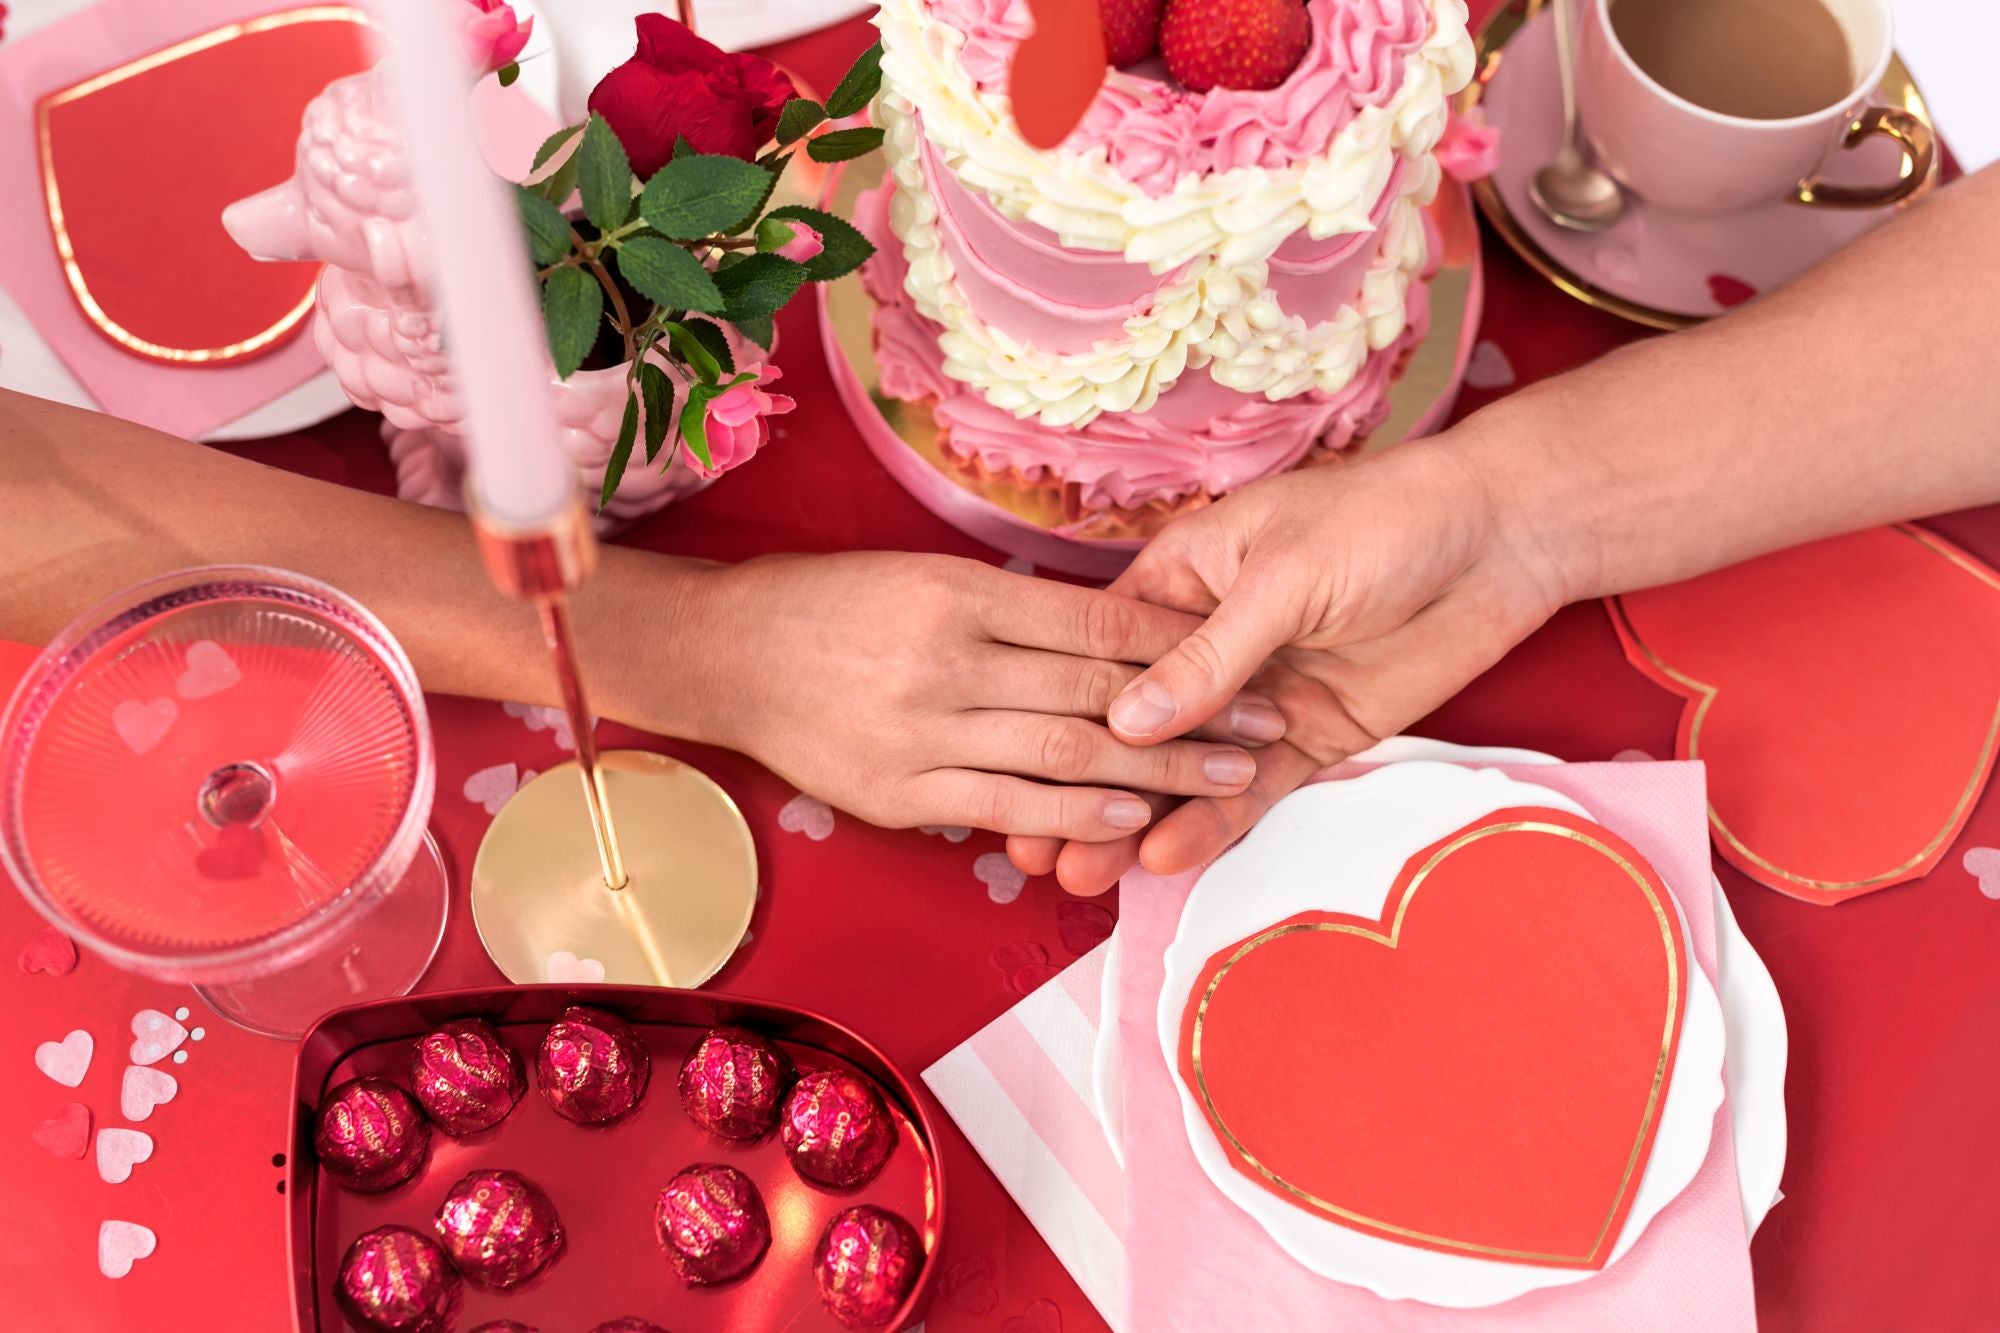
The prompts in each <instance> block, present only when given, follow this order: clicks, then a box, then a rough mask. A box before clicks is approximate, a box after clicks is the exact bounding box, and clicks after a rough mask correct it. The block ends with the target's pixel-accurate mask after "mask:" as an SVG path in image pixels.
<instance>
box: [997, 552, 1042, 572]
mask: <svg viewBox="0 0 2000 1333" xmlns="http://www.w3.org/2000/svg"><path fill="white" fill-rule="evenodd" d="M1000 568H1002V569H1004V570H1006V571H1007V572H1008V573H1009V574H1028V575H1033V574H1034V572H1035V566H1034V564H1033V562H1031V561H1028V560H1023V559H1022V558H1021V557H1020V556H1018V555H1010V556H1008V557H1007V558H1006V559H1005V560H1002V561H1001V562H1000Z"/></svg>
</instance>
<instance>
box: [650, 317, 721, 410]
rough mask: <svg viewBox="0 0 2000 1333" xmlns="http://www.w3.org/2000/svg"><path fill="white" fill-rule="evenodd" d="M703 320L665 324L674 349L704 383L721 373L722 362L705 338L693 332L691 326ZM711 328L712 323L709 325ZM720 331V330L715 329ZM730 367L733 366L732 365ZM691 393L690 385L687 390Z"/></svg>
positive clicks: (715, 378)
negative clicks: (709, 347)
mask: <svg viewBox="0 0 2000 1333" xmlns="http://www.w3.org/2000/svg"><path fill="white" fill-rule="evenodd" d="M706 322H707V321H705V320H699V319H690V320H688V321H687V322H686V323H683V324H669V325H667V336H668V337H669V338H671V339H672V340H673V344H674V350H675V351H677V352H679V353H680V354H681V359H682V360H684V361H686V362H687V363H688V366H689V368H690V369H692V370H693V371H694V373H695V378H696V379H698V380H700V381H701V382H703V383H705V384H713V383H714V382H715V381H716V380H717V379H719V378H720V377H721V375H722V363H721V361H719V360H718V359H717V358H716V357H715V355H714V354H713V353H712V352H710V351H709V349H708V344H707V340H706V339H705V338H703V337H701V336H700V335H698V334H696V333H694V332H693V330H692V328H691V326H693V325H698V324H703V323H706ZM710 327H711V328H713V327H714V326H713V325H710ZM716 332H718V333H720V332H721V330H720V329H717V330H716ZM731 369H732V370H734V369H735V367H734V366H733V365H732V366H731ZM688 391H689V392H690V393H692V392H693V391H694V390H693V388H692V386H691V387H690V388H689V390H688Z"/></svg>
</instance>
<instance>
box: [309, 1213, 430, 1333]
mask: <svg viewBox="0 0 2000 1333" xmlns="http://www.w3.org/2000/svg"><path fill="white" fill-rule="evenodd" d="M335 1296H336V1298H337V1299H338V1300H339V1302H340V1308H341V1309H342V1310H343V1311H344V1312H345V1313H346V1315H347V1317H348V1319H350V1320H351V1321H353V1323H354V1324H355V1325H356V1326H357V1327H358V1328H361V1329H364V1330H367V1333H446V1330H447V1329H449V1328H450V1327H451V1321H452V1316H453V1315H455V1314H456V1313H457V1312H458V1298H459V1285H458V1274H457V1273H455V1272H453V1271H452V1267H451V1261H450V1260H448V1259H446V1258H445V1256H444V1251H442V1250H440V1249H439V1248H438V1247H437V1245H436V1243H435V1242H433V1241H432V1240H431V1239H430V1237H428V1236H425V1235H423V1234H421V1233H420V1232H416V1231H412V1230H410V1228H408V1227H378V1228H376V1229H375V1230H373V1231H369V1232H364V1233H363V1234H362V1235H360V1236H359V1237H357V1238H356V1239H355V1241H354V1243H353V1244H352V1245H350V1246H348V1247H347V1254H346V1256H345V1257H344V1258H342V1259H341V1261H340V1279H339V1286H338V1287H337V1288H336V1289H335Z"/></svg>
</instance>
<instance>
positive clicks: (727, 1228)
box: [653, 1162, 771, 1287]
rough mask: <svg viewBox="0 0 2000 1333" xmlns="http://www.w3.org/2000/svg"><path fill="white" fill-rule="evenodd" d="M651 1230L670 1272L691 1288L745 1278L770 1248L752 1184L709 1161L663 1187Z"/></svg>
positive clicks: (732, 1169)
mask: <svg viewBox="0 0 2000 1333" xmlns="http://www.w3.org/2000/svg"><path fill="white" fill-rule="evenodd" d="M653 1227H654V1230H655V1231H656V1232H657V1233H658V1235H659V1237H660V1244H661V1245H662V1246H664V1247H665V1249H666V1251H667V1257H668V1258H669V1259H671V1260H672V1261H673V1265H674V1271H675V1272H677V1273H679V1274H680V1276H681V1281H683V1282H685V1283H687V1284H688V1285H689V1286H695V1287H705V1286H712V1285H714V1284H715V1283H718V1282H727V1281H729V1280H730V1279H732V1278H738V1277H741V1276H743V1275H744V1274H745V1273H747V1272H749V1271H750V1270H751V1269H752V1268H755V1267H756V1266H757V1261H758V1260H759V1259H762V1258H763V1257H764V1251H765V1250H766V1249H768V1248H770V1244H771V1219H770V1217H769V1215H768V1214H766V1213H765V1211H764V1197H763V1195H761V1194H759V1193H758V1192H757V1186H756V1184H755V1183H754V1182H752V1181H751V1179H750V1177H748V1176H746V1175H744V1174H743V1173H742V1172H741V1171H738V1170H737V1169H736V1168H735V1167H733V1166H722V1165H719V1164H717V1163H713V1162H699V1163H696V1164H695V1165H693V1166H690V1167H686V1168H683V1169H682V1170H681V1171H680V1172H679V1173H678V1174H677V1175H675V1176H674V1178H673V1179H672V1180H669V1181H668V1182H667V1187H666V1188H665V1189H663V1190H661V1191H660V1200H659V1203H658V1204H657V1205H655V1207H654V1209H653Z"/></svg>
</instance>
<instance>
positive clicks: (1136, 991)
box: [975, 763, 1756, 1333]
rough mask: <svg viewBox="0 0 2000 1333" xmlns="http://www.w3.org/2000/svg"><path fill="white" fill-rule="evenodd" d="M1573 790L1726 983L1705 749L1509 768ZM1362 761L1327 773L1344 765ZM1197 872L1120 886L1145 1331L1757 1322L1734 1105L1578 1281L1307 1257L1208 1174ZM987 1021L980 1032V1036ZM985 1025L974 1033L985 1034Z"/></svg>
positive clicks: (1130, 1274)
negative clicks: (1186, 1114) (1418, 1286)
mask: <svg viewBox="0 0 2000 1333" xmlns="http://www.w3.org/2000/svg"><path fill="white" fill-rule="evenodd" d="M1499 767H1501V768H1502V769H1503V771H1506V772H1509V773H1511V774H1512V775H1513V776H1515V777H1518V778H1519V779H1520V780H1522V781H1524V782H1532V783H1538V784H1541V785H1543V786H1546V787H1549V788H1552V789H1554V790H1556V791H1559V792H1562V793H1563V794H1565V795H1567V796H1570V797H1572V798H1573V799H1575V800H1576V801H1577V802H1578V803H1580V804H1581V805H1582V806H1583V807H1584V808H1585V809H1586V810H1589V811H1590V812H1591V813H1592V815H1593V816H1595V817H1596V818H1597V819H1598V820H1599V822H1601V823H1603V824H1604V825H1606V826H1607V827H1609V828H1611V829H1613V830H1615V831H1616V832H1617V833H1619V834H1620V835H1622V836H1623V837H1624V838H1626V839H1627V840H1628V841H1630V842H1631V843H1632V844H1633V845H1634V846H1635V847H1637V848H1638V849H1639V850H1640V851H1641V852H1642V853H1644V854H1645V856H1646V857H1647V859H1648V860H1650V861H1651V862H1652V863H1653V865H1654V867H1655V868H1657V869H1658V870H1659V872H1660V874H1661V876H1662V877H1663V878H1664V879H1665V880H1666V882H1667V884H1668V886H1669V887H1670V888H1671V889H1672V890H1673V891H1674V894H1675V896H1676V897H1677V898H1678V899H1679V901H1680V905H1681V910H1682V912H1683V913H1684V914H1685V916H1686V918H1687V923H1688V932H1689V936H1690V938H1691V940H1692V941H1693V944H1694V953H1695V958H1696V961H1697V962H1699V963H1700V965H1701V968H1702V970H1703V971H1704V972H1706V973H1707V974H1708V976H1709V979H1710V981H1711V982H1714V981H1716V980H1717V979H1718V976H1719V974H1718V972H1717V969H1716V961H1715V915H1714V900H1713V897H1712V895H1711V893H1710V891H1709V887H1708V886H1709V875H1710V870H1709V860H1708V838H1707V821H1706V815H1705V806H1706V788H1705V786H1704V783H1703V779H1702V771H1701V767H1700V765H1698V764H1615V763H1614V764H1575V765H1566V766H1547V767H1543V766H1535V767H1522V768H1507V767H1506V766H1504V765H1503V766H1499ZM1359 771H1361V769H1360V768H1359V767H1358V766H1349V767H1344V768H1338V769H1334V770H1331V771H1329V772H1328V773H1327V774H1323V775H1322V777H1345V776H1351V775H1352V774H1354V773H1356V772H1359ZM1196 878H1197V875H1195V874H1188V875H1181V876H1177V877H1175V878H1173V879H1161V878H1159V877H1157V876H1153V875H1148V874H1145V873H1144V872H1134V873H1133V874H1131V875H1128V876H1127V877H1126V878H1125V880H1124V883H1123V885H1122V886H1121V888H1122V892H1121V894H1120V903H1121V917H1120V921H1119V926H1118V932H1119V941H1120V943H1119V950H1118V962H1119V969H1120V975H1119V979H1118V985H1119V987H1120V991H1119V1022H1120V1024H1121V1039H1120V1041H1119V1055H1120V1059H1121V1060H1122V1061H1123V1075H1124V1087H1125V1108H1126V1123H1125V1162H1126V1168H1127V1171H1126V1198H1125V1215H1126V1218H1127V1225H1126V1231H1125V1249H1126V1294H1127V1303H1126V1305H1125V1306H1124V1307H1123V1314H1124V1318H1125V1322H1126V1324H1127V1325H1128V1326H1129V1327H1131V1328H1133V1329H1143V1330H1145V1333H1169V1331H1170V1330H1190V1331H1192V1330H1201V1331H1202V1333H1207V1330H1211V1329H1217V1328H1234V1327H1241V1326H1244V1322H1245V1320H1246V1319H1250V1318H1252V1317H1254V1319H1255V1322H1256V1324H1257V1325H1258V1326H1259V1327H1265V1328H1329V1327H1348V1328H1366V1329H1370V1330H1384V1331H1385V1333H1418V1331H1422V1333H1439V1331H1440V1330H1442V1331H1444V1333H1464V1331H1465V1330H1508V1331H1509V1333H1514V1331H1516V1330H1519V1331H1521V1333H1526V1331H1527V1330H1533V1333H1572V1331H1573V1333H1680V1331H1681V1330H1686V1329H1701V1330H1703V1331H1704V1333H1736V1331H1737V1330H1743V1331H1745V1333H1748V1331H1750V1330H1754V1329H1755V1328H1756V1306H1755V1301H1754V1298H1753V1294H1752V1290H1751V1283H1750V1251H1749V1241H1748V1238H1747V1237H1746V1235H1745V1234H1744V1229H1743V1213H1742V1208H1741V1204H1740V1201H1739V1194H1738V1189H1737V1183H1736V1153H1735V1146H1734V1141H1733V1138H1732V1135H1731V1129H1730V1121H1729V1115H1728V1109H1727V1107H1726V1106H1725V1107H1724V1108H1722V1109H1721V1110H1719V1111H1718V1112H1717V1113H1716V1119H1715V1128H1714V1133H1713V1137H1712V1138H1711V1140H1710V1145H1709V1154H1708V1158H1707V1160H1706V1161H1705V1162H1704V1163H1703V1164H1702V1167H1701V1170H1700V1172H1699V1173H1698V1174H1697V1175H1696V1177H1695V1179H1694V1181H1693V1183H1692V1184H1690V1185H1689V1186H1688V1188H1687V1189H1686V1190H1685V1191H1684V1192H1683V1193H1682V1194H1681V1195H1680V1197H1678V1198H1677V1199H1675V1200H1674V1201H1673V1202H1672V1203H1671V1204H1669V1205H1668V1206H1667V1207H1666V1209H1665V1210H1664V1211H1662V1212H1661V1213H1660V1214H1659V1216H1657V1217H1655V1218H1654V1219H1653V1221H1652V1223H1651V1224H1650V1225H1649V1226H1648V1227H1647V1228H1646V1231H1645V1233H1644V1235H1643V1236H1642V1237H1641V1238H1640V1240H1639V1242H1638V1243H1637V1244H1636V1245H1635V1246H1633V1248H1632V1250H1631V1251H1630V1252H1629V1253H1628V1254H1626V1255H1625V1257H1624V1258H1622V1259H1620V1260H1619V1261H1618V1262H1617V1263H1616V1264H1615V1265H1613V1266H1612V1267H1610V1268H1608V1269H1606V1270H1605V1271H1604V1272H1603V1273H1600V1274H1599V1275H1597V1276H1596V1277H1594V1278H1591V1279H1590V1280H1589V1281H1587V1282H1582V1283H1579V1284H1577V1285H1575V1286H1569V1287H1559V1288H1553V1289H1549V1290H1545V1291H1538V1292H1531V1293H1529V1294H1528V1295H1526V1296H1522V1297H1520V1298H1518V1299H1516V1300H1513V1301H1509V1302H1507V1303H1505V1304H1504V1305H1499V1306H1494V1307H1491V1308H1488V1309H1483V1310H1444V1309H1438V1308H1436V1307H1432V1306H1427V1305H1420V1304H1417V1303H1415V1302H1411V1301H1384V1300H1382V1299H1380V1298H1379V1297H1377V1296H1375V1295H1373V1294H1372V1293H1370V1292H1367V1291H1364V1290H1362V1289H1360V1288H1358V1287H1350V1286H1346V1285H1344V1284H1341V1283H1337V1282H1331V1281H1328V1280H1327V1279H1325V1278H1322V1277H1319V1276H1317V1275H1315V1274H1313V1273H1311V1272H1308V1271H1307V1270H1306V1269H1305V1268H1303V1267H1301V1266H1300V1265H1299V1264H1297V1263H1296V1262H1294V1261H1293V1260H1292V1259H1291V1258H1290V1257H1289V1256H1287V1255H1286V1254H1284V1253H1283V1252H1282V1251H1281V1250H1279V1249H1278V1247H1277V1246H1276V1245H1275V1244H1274V1243H1273V1242H1272V1241H1271V1240H1270V1238H1269V1237H1268V1236H1266V1235H1265V1233H1264V1231H1263V1229H1262V1228H1260V1227H1259V1226H1258V1225H1257V1224H1256V1223H1255V1222H1254V1221H1252V1220H1251V1219H1250V1218H1249V1216H1247V1215H1246V1214H1244V1213H1242V1212H1241V1211H1239V1210H1238V1209H1237V1208H1236V1207H1235V1206H1234V1205H1232V1204H1230V1203H1229V1202H1228V1201H1227V1200H1226V1199H1224V1198H1223V1197H1222V1195H1221V1194H1220V1193H1219V1192H1218V1191H1217V1190H1216V1189H1215V1187H1214V1185H1213V1184H1212V1183H1211V1182H1210V1181H1209V1180H1208V1178H1207V1177H1206V1176H1205V1175H1203V1174H1202V1170H1201V1168H1200V1166H1199V1165H1198V1164H1197V1163H1196V1162H1195V1159H1194V1153H1193V1151H1192V1149H1190V1148H1189V1146H1188V1141H1187V1135H1186V1131H1185V1128H1184V1126H1183V1122H1182V1119H1181V1110H1180V1103H1179V1101H1178V1098H1177V1095H1176V1092H1175V1089H1174V1085H1173V1082H1172V1078H1171V1075H1170V1074H1169V1072H1168V1069H1167V1065H1166V1061H1165V1060H1164V1059H1163V1058H1162V1057H1161V1054H1160V1045H1159V1037H1158V1032H1157V1030H1156V1028H1155V1026H1154V1013H1155V1009H1156V1002H1157V1000H1158V997H1159V993H1160V986H1161V984H1162V981H1163V971H1162V963H1161V955H1162V953H1163V952H1164V950H1165V948H1166V946H1167V944H1168V943H1169V942H1170V941H1171V940H1172V939H1173V935H1174V930H1175V928H1176V925H1177V923H1178V922H1179V920H1180V914H1181V906H1182V904H1183V903H1184V902H1185V901H1186V899H1187V894H1188V891H1189V890H1190V889H1191V888H1192V887H1193V886H1194V881H1195V879H1196ZM983 1035H984V1034H982V1036H983ZM975 1040H976V1039H975Z"/></svg>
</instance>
